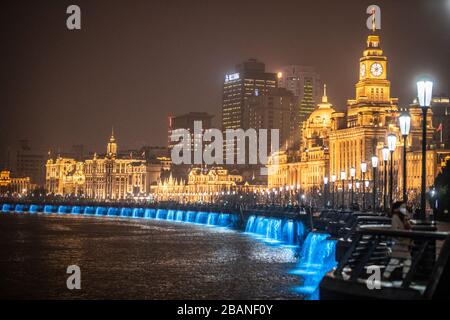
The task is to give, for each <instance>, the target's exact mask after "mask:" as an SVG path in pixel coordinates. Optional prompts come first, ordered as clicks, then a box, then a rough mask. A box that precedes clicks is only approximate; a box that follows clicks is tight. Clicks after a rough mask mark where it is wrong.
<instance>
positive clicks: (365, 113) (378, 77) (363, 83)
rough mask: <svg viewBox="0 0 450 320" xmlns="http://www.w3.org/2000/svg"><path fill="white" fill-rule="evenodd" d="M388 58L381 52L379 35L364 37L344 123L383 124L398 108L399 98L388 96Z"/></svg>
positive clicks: (389, 83)
mask: <svg viewBox="0 0 450 320" xmlns="http://www.w3.org/2000/svg"><path fill="white" fill-rule="evenodd" d="M387 67H388V59H387V57H386V56H384V55H383V50H382V49H381V44H380V36H379V35H377V34H375V33H373V34H371V35H369V36H368V37H367V46H366V49H365V50H364V52H363V56H362V57H361V58H360V59H359V81H358V83H356V85H355V89H356V96H355V99H354V100H348V118H347V125H348V126H349V127H355V126H385V125H386V124H387V123H389V122H390V120H391V118H392V115H393V114H392V113H393V112H394V113H395V112H396V111H397V104H398V99H396V98H391V82H390V81H389V80H387V70H388V68H387Z"/></svg>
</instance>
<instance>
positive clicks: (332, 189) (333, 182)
mask: <svg viewBox="0 0 450 320" xmlns="http://www.w3.org/2000/svg"><path fill="white" fill-rule="evenodd" d="M336 178H337V177H336V175H335V174H333V175H331V183H332V184H331V193H332V196H331V197H332V198H331V208H332V209H334V184H335V183H336Z"/></svg>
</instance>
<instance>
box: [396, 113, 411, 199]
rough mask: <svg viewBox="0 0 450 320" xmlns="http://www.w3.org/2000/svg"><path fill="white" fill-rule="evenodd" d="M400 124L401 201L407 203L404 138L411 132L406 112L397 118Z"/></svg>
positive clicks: (409, 119)
mask: <svg viewBox="0 0 450 320" xmlns="http://www.w3.org/2000/svg"><path fill="white" fill-rule="evenodd" d="M398 121H399V122H400V132H401V134H402V137H403V201H404V202H407V201H408V193H407V192H406V138H407V137H408V135H409V131H410V130H411V116H410V115H409V113H408V112H406V111H405V112H402V113H401V115H400V117H399V118H398Z"/></svg>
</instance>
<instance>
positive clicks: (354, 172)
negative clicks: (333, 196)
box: [350, 168, 356, 208]
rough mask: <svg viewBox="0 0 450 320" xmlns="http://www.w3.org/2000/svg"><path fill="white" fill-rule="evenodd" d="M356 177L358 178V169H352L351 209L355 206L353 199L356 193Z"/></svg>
mask: <svg viewBox="0 0 450 320" xmlns="http://www.w3.org/2000/svg"><path fill="white" fill-rule="evenodd" d="M355 176H356V169H355V168H350V177H351V178H352V181H351V183H352V187H351V197H350V208H351V207H352V206H353V197H354V193H355V191H354V190H355V189H354V180H355Z"/></svg>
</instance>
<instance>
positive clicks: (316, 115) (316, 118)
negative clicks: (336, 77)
mask: <svg viewBox="0 0 450 320" xmlns="http://www.w3.org/2000/svg"><path fill="white" fill-rule="evenodd" d="M333 112H335V110H334V108H333V105H332V104H331V103H329V102H328V97H327V85H326V84H325V85H324V88H323V97H322V102H321V103H319V104H318V105H317V108H316V109H315V110H314V111H313V112H312V113H311V115H310V116H309V118H308V123H318V122H319V123H323V122H324V120H325V121H330V119H331V114H332V113H333Z"/></svg>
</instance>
